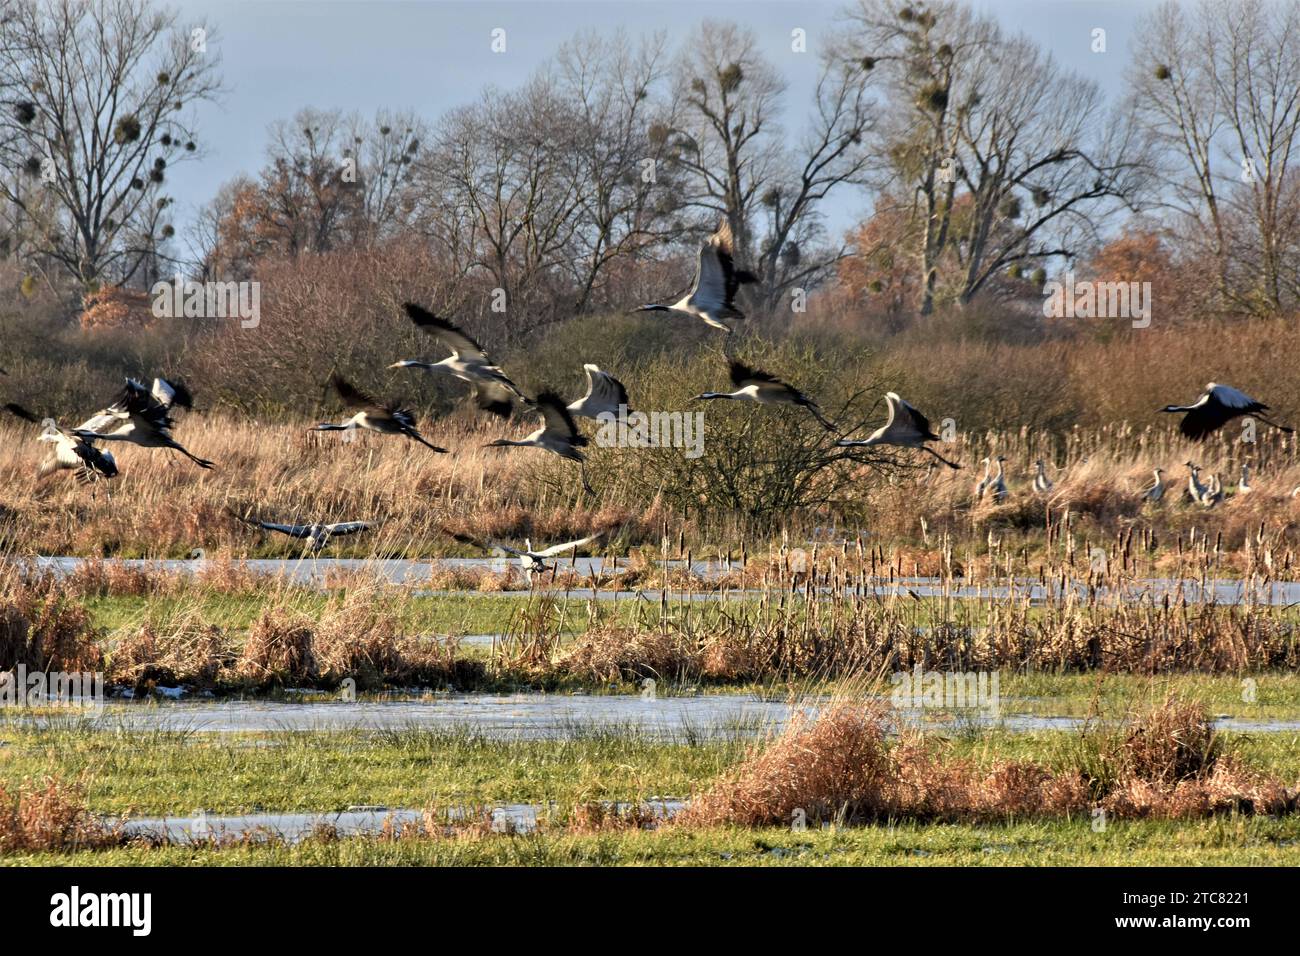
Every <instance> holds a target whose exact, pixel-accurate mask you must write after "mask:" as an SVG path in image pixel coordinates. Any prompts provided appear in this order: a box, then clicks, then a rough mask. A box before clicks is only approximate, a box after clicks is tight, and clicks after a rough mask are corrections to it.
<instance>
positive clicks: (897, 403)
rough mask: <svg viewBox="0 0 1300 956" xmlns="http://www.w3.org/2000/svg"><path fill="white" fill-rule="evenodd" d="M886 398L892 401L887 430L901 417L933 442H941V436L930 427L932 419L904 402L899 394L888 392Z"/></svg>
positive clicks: (886, 424)
mask: <svg viewBox="0 0 1300 956" xmlns="http://www.w3.org/2000/svg"><path fill="white" fill-rule="evenodd" d="M885 398H887V399H891V400H892V401H891V402H890V404H889V421H888V422H886V423H885V427H886V428H888V427H889V425H890V424H891V423H892V422H893V421H894V418H895V416H896V415H901V416H904V417H905V418H906V419H907V420H908V421H910V423H911V425H912V427H913V428H915V429H916V430H917V431H918V432H920V433H921V434H922V435H924V436H925V437H926V438H928V439H930V440H931V441H938V440H939V436H938V435H936V434H935V433H934V431H933V430H932V429H931V427H930V419H928V418H926V417H925V416H924V415H923V414H921V411H920V410H919V409H918V408H917V407H916V406H915V405H912V404H911V403H910V402H907V401H904V400H903V399H902V398H901V397H899V394H898V393H897V392H887V393H886V394H885ZM895 409H897V410H895Z"/></svg>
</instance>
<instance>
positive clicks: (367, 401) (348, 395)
mask: <svg viewBox="0 0 1300 956" xmlns="http://www.w3.org/2000/svg"><path fill="white" fill-rule="evenodd" d="M330 385H332V386H333V387H334V391H336V392H338V394H339V398H341V399H342V400H343V404H344V405H346V406H347V407H348V408H358V409H363V410H367V411H385V412H387V411H390V409H389V408H387V406H385V405H384V404H383V403H382V402H380V401H379V400H378V399H376V398H375V397H374V396H373V395H371V394H370V393H369V392H364V391H362V390H361V389H359V388H357V387H356V386H355V385H353V384H352V383H351V382H349V381H348V380H347V379H345V378H344V377H343V376H342V375H339V374H338V373H337V372H336V373H335V374H333V375H331V376H330Z"/></svg>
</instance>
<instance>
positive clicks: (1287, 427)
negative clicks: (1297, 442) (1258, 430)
mask: <svg viewBox="0 0 1300 956" xmlns="http://www.w3.org/2000/svg"><path fill="white" fill-rule="evenodd" d="M1255 417H1256V418H1258V419H1259V420H1260V421H1261V422H1263V423H1264V424H1265V425H1272V426H1273V427H1274V428H1276V429H1277V430H1278V431H1283V432H1286V433H1287V434H1290V433H1291V432H1294V431H1295V429H1294V428H1292V427H1291V426H1290V425H1281V424H1279V423H1278V422H1275V421H1272V420H1270V419H1267V418H1265V417H1264V416H1263V415H1256V416H1255Z"/></svg>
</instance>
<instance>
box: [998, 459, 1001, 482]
mask: <svg viewBox="0 0 1300 956" xmlns="http://www.w3.org/2000/svg"><path fill="white" fill-rule="evenodd" d="M998 479H999V480H1001V479H1002V462H1000V461H999V462H998Z"/></svg>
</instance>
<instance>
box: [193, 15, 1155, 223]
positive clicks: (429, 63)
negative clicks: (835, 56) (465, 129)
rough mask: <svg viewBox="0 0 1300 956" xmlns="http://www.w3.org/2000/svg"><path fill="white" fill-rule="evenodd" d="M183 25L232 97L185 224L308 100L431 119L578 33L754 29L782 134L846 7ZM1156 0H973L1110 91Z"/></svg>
mask: <svg viewBox="0 0 1300 956" xmlns="http://www.w3.org/2000/svg"><path fill="white" fill-rule="evenodd" d="M172 5H173V6H174V7H175V8H176V9H178V10H179V11H180V14H181V20H182V21H183V22H185V23H187V24H188V23H192V22H197V21H199V20H206V21H208V22H209V23H210V24H213V25H215V27H216V28H217V38H216V40H215V42H214V43H213V44H212V49H213V50H215V51H216V52H219V54H220V56H221V60H222V70H221V72H222V76H223V78H224V83H225V86H226V87H227V90H228V92H227V93H226V95H225V97H224V98H223V100H222V102H221V103H220V104H219V105H215V106H203V107H201V108H200V112H199V119H200V126H199V129H200V135H201V138H202V140H203V144H204V148H205V150H206V153H205V155H204V156H203V158H202V159H200V160H198V161H196V162H193V163H187V164H183V165H178V166H175V167H174V168H173V170H172V171H171V174H170V175H169V181H170V183H171V190H172V194H173V195H174V196H175V197H176V200H177V207H178V209H177V216H176V218H177V225H178V226H183V225H184V223H186V222H187V221H189V219H190V217H191V216H192V215H193V212H194V210H195V209H196V208H197V207H198V206H200V205H202V204H203V203H205V202H207V201H208V200H209V199H210V198H211V197H212V196H213V195H214V194H215V192H216V190H217V188H218V187H219V186H220V185H221V184H222V183H223V182H226V181H227V180H229V179H230V178H232V177H233V176H235V175H236V174H238V173H240V172H252V171H254V170H256V169H258V168H259V167H260V166H261V165H262V162H263V158H264V149H265V144H266V128H267V126H268V125H269V124H270V123H272V122H274V121H275V120H277V119H285V118H288V117H291V116H292V115H293V114H294V113H295V112H297V111H298V110H299V109H301V108H303V107H305V106H314V107H318V108H322V109H324V108H336V107H337V108H341V109H343V110H345V111H352V110H357V111H359V112H361V113H363V114H366V115H370V114H373V113H374V111H375V110H376V109H379V108H389V109H395V110H403V109H411V110H414V111H416V112H417V113H419V114H420V115H421V116H423V117H424V118H425V119H427V120H433V119H436V118H437V116H438V115H439V114H440V113H441V112H442V111H444V110H446V109H448V108H449V107H453V106H456V105H458V104H460V103H464V102H466V101H468V100H471V99H473V98H474V97H475V96H476V95H477V94H478V92H479V91H480V90H481V89H482V87H483V86H485V85H487V84H489V83H490V84H494V85H497V86H501V87H510V86H513V85H516V84H518V83H520V82H522V81H523V80H525V79H526V78H527V77H528V76H529V75H530V74H531V73H532V72H533V71H534V70H535V69H536V68H537V67H538V66H539V65H540V64H541V63H542V62H543V61H545V60H546V59H548V58H549V57H550V56H552V55H553V54H554V52H555V50H556V49H557V47H558V46H559V45H560V44H561V43H563V42H564V41H565V40H567V39H569V38H570V37H571V36H572V35H573V34H574V33H575V32H577V31H578V30H580V29H587V28H597V29H610V30H613V29H615V28H617V27H620V26H622V27H624V28H625V29H627V30H628V31H629V32H631V33H637V32H642V31H647V32H648V31H653V30H659V29H664V30H667V31H669V37H670V39H671V37H672V36H674V35H685V34H686V33H687V32H689V31H690V29H691V28H692V27H693V26H694V25H695V24H697V23H698V22H699V21H700V20H702V19H706V18H728V19H734V20H737V21H739V22H742V23H745V24H747V25H748V26H750V27H751V28H752V29H753V30H754V31H755V33H756V34H757V36H758V38H759V42H760V43H761V44H762V45H763V47H764V50H765V52H766V53H767V55H768V56H769V57H770V59H771V60H772V61H773V62H774V63H775V64H776V65H777V66H779V67H780V68H781V70H782V71H783V72H784V74H785V76H786V79H787V82H788V84H789V94H788V97H787V103H788V106H787V115H786V116H785V118H784V119H785V126H786V128H787V129H788V130H790V131H791V132H792V133H794V132H797V130H798V129H799V124H800V115H799V109H800V104H803V103H806V102H808V101H809V98H810V91H811V89H812V86H813V83H814V82H815V79H816V73H817V57H816V54H817V50H818V46H819V43H820V42H822V41H823V40H824V39H825V38H826V37H827V36H828V35H829V32H830V31H831V30H833V29H834V21H835V17H836V14H837V13H838V12H839V11H840V10H841V9H843V7H844V5H845V4H844V3H843V2H840V0H836V2H822V0H805V2H787V0H748V2H734V0H690V2H679V0H634V2H569V0H563V2H561V0H508V2H507V0H501V2H496V0H488V2H472V3H471V2H451V0H448V2H443V0H180V2H173V4H172ZM1153 5H1154V3H1153V0H1129V2H1119V0H1105V2H1103V0H976V2H975V3H974V4H973V6H975V7H976V8H979V9H983V10H987V11H989V12H991V13H993V14H994V15H995V16H997V17H998V19H999V20H1001V21H1002V22H1003V23H1004V24H1005V25H1006V26H1008V27H1010V28H1014V29H1016V30H1021V31H1023V32H1025V33H1027V34H1029V35H1030V36H1031V37H1033V38H1034V39H1035V40H1037V41H1038V42H1039V43H1041V44H1042V45H1043V46H1044V47H1046V48H1047V49H1048V50H1050V51H1051V52H1052V53H1053V55H1055V56H1056V57H1057V58H1058V59H1059V60H1060V61H1061V62H1062V63H1063V64H1065V65H1067V66H1069V67H1071V68H1073V69H1075V70H1078V71H1079V72H1081V73H1084V74H1086V75H1088V76H1090V77H1092V78H1094V79H1095V80H1096V81H1097V82H1098V83H1099V84H1101V86H1102V88H1103V89H1104V90H1105V91H1107V92H1108V93H1109V94H1111V95H1117V94H1118V93H1119V91H1120V89H1121V86H1122V79H1123V75H1124V72H1125V70H1126V69H1127V67H1128V64H1129V61H1130V58H1131V57H1133V56H1140V55H1141V43H1140V38H1138V37H1136V36H1135V35H1134V25H1135V22H1136V21H1137V19H1138V18H1139V16H1140V15H1141V14H1142V13H1143V12H1145V11H1146V10H1148V9H1150V8H1151V7H1152V6H1153ZM495 27H502V28H504V29H505V30H506V31H507V33H506V36H507V47H508V49H507V52H506V53H505V54H495V53H493V52H491V49H490V46H489V43H490V39H491V31H492V29H493V28H495ZM795 27H802V28H803V29H804V30H806V31H807V36H808V54H805V55H800V54H796V53H793V52H791V49H790V31H791V30H792V29H793V28H795ZM1095 27H1102V28H1104V29H1105V30H1106V31H1107V52H1106V53H1105V54H1095V53H1093V52H1091V49H1090V46H1091V42H1092V30H1093V28H1095ZM864 206H865V201H864V199H863V198H862V197H860V196H857V195H854V194H851V193H845V194H843V195H842V196H841V197H840V199H839V200H838V201H837V202H836V204H835V208H833V209H830V210H828V225H830V226H832V227H833V228H843V227H845V226H847V225H849V224H850V223H852V222H853V220H854V218H855V216H856V215H857V214H858V213H860V212H861V211H862V210H863V208H864Z"/></svg>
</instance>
